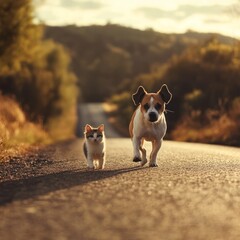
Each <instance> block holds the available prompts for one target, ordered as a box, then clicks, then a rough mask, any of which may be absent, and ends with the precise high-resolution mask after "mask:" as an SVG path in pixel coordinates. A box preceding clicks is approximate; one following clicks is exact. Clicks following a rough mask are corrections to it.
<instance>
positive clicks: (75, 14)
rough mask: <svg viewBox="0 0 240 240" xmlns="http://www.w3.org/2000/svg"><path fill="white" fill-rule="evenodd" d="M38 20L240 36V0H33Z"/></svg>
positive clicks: (52, 23)
mask: <svg viewBox="0 0 240 240" xmlns="http://www.w3.org/2000/svg"><path fill="white" fill-rule="evenodd" d="M33 1H34V4H35V6H36V13H35V15H36V21H37V22H43V23H45V24H48V25H53V26H59V25H68V24H75V25H78V26H87V25H92V24H97V25H105V24H106V23H112V24H120V25H123V26H127V27H133V28H138V29H142V30H144V29H149V28H152V29H154V30H155V31H159V32H164V33H184V32H186V31H188V30H192V31H198V32H214V33H221V34H224V35H228V36H232V37H236V38H238V39H240V0H199V1H196V0H33Z"/></svg>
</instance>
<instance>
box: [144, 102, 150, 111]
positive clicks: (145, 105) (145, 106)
mask: <svg viewBox="0 0 240 240" xmlns="http://www.w3.org/2000/svg"><path fill="white" fill-rule="evenodd" d="M143 107H144V109H145V111H147V110H148V109H149V104H148V103H146V104H144V105H143Z"/></svg>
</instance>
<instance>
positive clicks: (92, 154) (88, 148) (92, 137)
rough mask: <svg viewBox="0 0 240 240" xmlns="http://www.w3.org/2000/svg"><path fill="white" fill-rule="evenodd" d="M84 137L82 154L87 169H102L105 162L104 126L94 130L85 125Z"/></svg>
mask: <svg viewBox="0 0 240 240" xmlns="http://www.w3.org/2000/svg"><path fill="white" fill-rule="evenodd" d="M84 137H85V141H84V144H83V152H84V155H85V157H86V159H87V167H88V169H104V167H105V160H106V152H105V151H106V143H105V134H104V125H103V124H101V125H100V126H98V127H97V128H94V127H92V126H90V125H89V124H86V126H85V131H84Z"/></svg>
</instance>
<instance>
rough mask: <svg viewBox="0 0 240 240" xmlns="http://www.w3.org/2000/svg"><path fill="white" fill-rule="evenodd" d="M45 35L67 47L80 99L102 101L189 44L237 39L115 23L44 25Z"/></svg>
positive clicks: (224, 41) (180, 51)
mask: <svg viewBox="0 0 240 240" xmlns="http://www.w3.org/2000/svg"><path fill="white" fill-rule="evenodd" d="M44 36H45V38H51V39H53V40H54V41H56V42H59V43H61V44H63V45H64V46H65V48H67V49H68V51H69V53H70V55H71V57H72V68H73V70H74V72H75V74H76V75H77V77H78V85H79V87H80V88H81V90H82V100H83V101H88V102H89V101H92V102H99V101H103V100H104V99H106V98H108V97H109V96H111V95H113V94H115V93H118V92H120V91H121V90H122V89H124V88H125V85H126V84H129V82H131V81H132V79H134V78H135V77H136V76H138V75H140V74H143V73H149V72H150V71H151V70H152V68H154V67H155V66H156V65H161V64H164V63H166V62H167V61H168V60H169V59H170V58H171V57H172V56H175V55H179V54H181V53H182V52H183V51H184V50H185V49H186V48H188V47H189V46H191V45H196V44H200V43H203V42H204V41H207V40H209V39H211V38H217V39H218V41H219V42H220V43H225V44H232V43H233V42H234V41H236V40H235V39H233V38H230V37H227V36H222V35H219V34H213V33H197V32H193V31H188V32H186V33H185V34H164V33H159V32H155V31H153V30H151V29H148V30H145V31H142V30H138V29H133V28H128V27H123V26H120V25H114V24H107V25H105V26H97V25H93V26H85V27H78V26H75V25H69V26H61V27H51V26H46V27H45V35H44ZM93 89H95V90H94V94H93ZM96 89H97V90H96Z"/></svg>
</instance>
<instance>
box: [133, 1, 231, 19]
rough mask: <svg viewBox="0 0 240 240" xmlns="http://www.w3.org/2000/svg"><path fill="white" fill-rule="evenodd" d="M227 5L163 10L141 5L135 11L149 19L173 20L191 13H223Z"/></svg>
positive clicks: (186, 16)
mask: <svg viewBox="0 0 240 240" xmlns="http://www.w3.org/2000/svg"><path fill="white" fill-rule="evenodd" d="M226 9H227V7H226V6H223V5H211V6H207V5H203V6H196V5H180V6H178V7H177V8H176V9H175V10H164V9H160V8H153V7H141V8H137V9H136V10H135V12H136V13H139V14H142V15H144V16H145V17H146V18H148V19H151V20H157V19H161V18H169V19H173V20H184V19H185V18H188V17H190V16H193V15H205V16H213V15H214V16H215V15H218V16H219V17H221V15H225V12H226Z"/></svg>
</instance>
